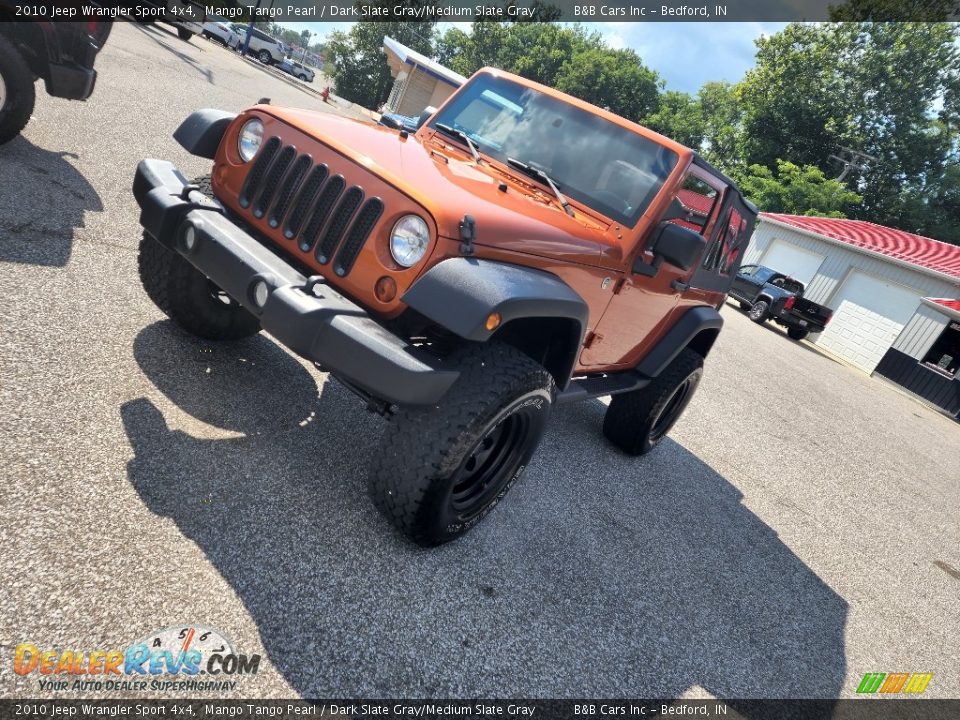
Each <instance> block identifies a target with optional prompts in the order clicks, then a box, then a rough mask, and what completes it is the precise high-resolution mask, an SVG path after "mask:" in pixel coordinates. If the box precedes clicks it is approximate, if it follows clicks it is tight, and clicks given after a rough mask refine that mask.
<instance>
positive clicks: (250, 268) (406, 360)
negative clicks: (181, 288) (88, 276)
mask: <svg viewBox="0 0 960 720" xmlns="http://www.w3.org/2000/svg"><path fill="white" fill-rule="evenodd" d="M133 193H134V196H135V197H136V199H137V203H138V204H139V205H140V208H141V212H140V223H141V224H142V225H143V227H144V229H145V230H146V231H147V232H148V233H150V235H152V236H153V237H155V238H156V239H157V240H159V241H160V242H161V243H163V244H164V245H165V246H167V247H168V248H170V249H171V250H174V251H176V252H178V253H180V254H181V255H182V256H183V257H185V258H186V259H187V260H188V261H190V263H191V264H192V265H193V266H194V267H196V268H197V269H198V270H199V271H200V272H202V273H203V274H204V275H206V276H207V277H208V278H210V279H211V280H212V281H213V282H214V283H216V284H217V285H218V286H219V287H220V288H222V289H223V290H224V291H225V292H226V293H227V294H228V295H230V297H232V298H233V299H234V300H236V301H237V302H239V303H240V304H241V305H243V307H245V308H246V309H247V310H249V311H250V312H251V313H253V314H254V315H256V316H257V317H258V318H259V319H260V325H261V326H262V327H263V329H264V330H266V331H267V332H269V333H270V334H271V335H273V336H274V337H275V338H277V339H278V340H279V341H280V342H282V343H283V344H284V345H286V346H287V347H288V348H290V349H291V350H292V351H293V352H295V353H297V354H298V355H300V356H302V357H305V358H307V359H309V360H313V361H314V362H317V363H319V364H320V365H321V366H323V367H324V368H325V369H328V370H329V371H330V372H332V373H333V374H334V375H336V376H338V377H340V378H341V379H343V380H344V381H346V382H347V383H349V384H351V385H354V386H356V387H358V388H360V389H361V390H363V391H364V392H366V393H368V394H370V395H372V396H374V397H376V398H379V399H381V400H385V401H387V402H391V403H397V404H410V405H424V404H430V403H434V402H436V401H438V400H439V399H440V398H441V397H442V396H443V395H444V393H446V391H447V390H448V389H449V388H450V386H451V385H452V384H453V383H454V381H455V380H456V379H457V377H458V376H459V373H458V372H457V371H455V370H451V369H447V368H445V367H442V362H441V361H440V360H439V359H437V358H435V357H433V356H432V355H430V354H429V353H427V352H425V351H423V350H422V349H420V348H417V347H414V346H412V345H410V344H409V343H407V342H406V341H405V340H403V339H402V338H399V337H397V336H396V335H394V334H393V333H391V332H389V331H388V330H386V329H385V328H384V327H383V326H381V325H380V324H379V323H378V322H376V321H375V320H374V319H373V318H371V317H370V316H369V314H368V313H367V312H366V311H365V310H364V309H363V308H362V307H360V306H359V305H357V304H356V303H354V302H352V301H351V300H349V299H347V298H345V297H343V296H342V295H341V294H339V293H338V292H337V291H336V290H334V289H333V288H332V287H331V286H330V285H328V284H327V283H326V282H325V281H324V280H323V278H321V277H319V276H314V277H312V278H307V277H306V276H304V275H303V274H301V273H300V272H299V271H298V270H297V269H296V268H294V267H293V266H292V265H290V264H289V263H288V262H287V261H285V260H284V259H282V258H280V257H278V256H277V255H276V254H274V253H273V252H271V251H270V250H269V249H268V248H267V247H265V246H264V245H263V244H262V243H261V242H259V241H258V240H257V239H256V238H254V237H253V236H252V235H250V234H249V233H247V232H246V231H245V230H242V229H241V228H239V227H237V226H236V225H235V224H234V223H233V222H232V221H231V220H229V219H228V218H227V217H226V216H225V215H224V214H223V212H222V209H221V207H220V205H219V204H218V203H216V202H215V201H214V200H212V199H210V198H208V197H206V196H204V195H203V194H202V193H200V192H199V191H197V190H196V189H191V188H190V185H189V183H188V181H187V180H186V179H185V178H184V176H183V175H182V174H181V173H180V171H179V170H177V168H175V167H174V166H173V164H172V163H169V162H166V161H164V160H143V161H141V162H140V164H139V165H138V166H137V175H136V179H135V180H134V183H133ZM261 283H262V284H263V285H265V286H266V288H267V289H268V290H269V293H268V295H267V300H266V302H265V303H264V304H263V305H262V306H260V305H258V304H257V302H256V300H255V288H257V286H258V285H259V284H261ZM261 290H262V288H261Z"/></svg>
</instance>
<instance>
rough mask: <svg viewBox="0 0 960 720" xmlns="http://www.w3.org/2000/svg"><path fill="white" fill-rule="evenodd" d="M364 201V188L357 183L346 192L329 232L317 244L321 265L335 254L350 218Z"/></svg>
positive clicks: (317, 253) (318, 258)
mask: <svg viewBox="0 0 960 720" xmlns="http://www.w3.org/2000/svg"><path fill="white" fill-rule="evenodd" d="M362 202H363V190H362V189H360V188H359V187H357V186H356V185H354V186H353V187H351V188H350V189H349V190H347V192H346V193H344V195H343V199H342V200H341V201H340V204H339V205H338V206H337V210H336V212H334V214H333V219H331V220H330V225H329V227H328V228H327V232H326V233H324V235H323V240H321V241H320V245H319V246H317V252H316V256H317V262H319V263H320V264H321V265H323V264H325V263H327V262H329V260H330V256H331V255H333V251H334V250H335V249H336V247H337V243H339V242H340V238H342V237H343V233H344V231H346V229H347V223H349V222H350V218H351V217H353V213H355V212H356V210H357V208H358V207H360V203H362Z"/></svg>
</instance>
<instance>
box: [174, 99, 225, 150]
mask: <svg viewBox="0 0 960 720" xmlns="http://www.w3.org/2000/svg"><path fill="white" fill-rule="evenodd" d="M236 117H237V114H236V113H232V112H227V111H226V110H216V109H214V108H204V109H203V110H197V111H196V112H193V113H190V116H189V117H188V118H187V119H186V120H184V121H183V122H182V123H180V127H178V128H177V129H176V130H175V131H174V133H173V139H174V140H176V141H177V142H178V143H180V145H181V146H182V147H183V149H184V150H186V151H187V152H189V153H190V154H191V155H197V156H198V157H202V158H207V159H208V160H213V158H214V156H216V154H217V148H219V147H220V141H221V140H222V139H223V134H224V133H225V132H226V131H227V126H228V125H230V123H231V122H233V120H234V118H236Z"/></svg>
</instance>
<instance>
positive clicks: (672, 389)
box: [603, 349, 703, 455]
mask: <svg viewBox="0 0 960 720" xmlns="http://www.w3.org/2000/svg"><path fill="white" fill-rule="evenodd" d="M702 376H703V358H702V357H701V356H700V355H699V354H697V353H696V352H694V351H693V350H690V349H684V350H682V351H681V352H680V354H679V355H677V357H676V358H675V359H674V361H673V362H672V363H670V365H669V366H668V367H667V369H666V370H664V371H663V372H662V373H660V375H658V376H657V377H656V378H655V379H654V380H653V382H651V383H650V384H649V385H647V387H645V388H643V389H641V390H633V391H632V392H628V393H622V394H620V395H614V396H613V398H611V400H610V407H608V408H607V412H606V415H604V417H603V434H604V435H606V437H607V439H608V440H609V441H610V442H612V443H613V444H614V445H616V446H617V447H618V448H620V449H621V450H623V451H624V452H625V453H627V454H628V455H644V454H645V453H648V452H650V451H651V450H653V448H655V447H656V446H657V444H658V443H659V442H660V441H661V440H662V439H663V438H664V437H665V436H666V434H667V433H668V432H670V429H671V428H672V427H673V425H674V423H675V422H676V421H677V420H678V419H680V416H681V415H683V411H684V410H685V409H686V407H687V405H688V404H689V403H690V400H691V398H692V397H693V395H694V393H695V392H696V389H697V385H699V383H700V378H701V377H702ZM680 392H682V393H683V394H682V395H681V396H679V397H677V394H678V393H680Z"/></svg>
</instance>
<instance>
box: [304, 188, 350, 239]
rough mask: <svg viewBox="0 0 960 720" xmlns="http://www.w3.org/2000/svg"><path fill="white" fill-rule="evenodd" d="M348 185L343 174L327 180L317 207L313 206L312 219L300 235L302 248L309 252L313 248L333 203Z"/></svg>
mask: <svg viewBox="0 0 960 720" xmlns="http://www.w3.org/2000/svg"><path fill="white" fill-rule="evenodd" d="M346 185H347V183H346V181H344V179H343V175H334V176H333V177H332V178H330V180H328V181H327V184H326V185H324V187H323V191H322V192H321V193H320V198H319V199H318V200H317V204H316V207H314V208H313V213H312V214H311V215H310V221H309V222H308V223H307V227H306V228H305V229H304V231H303V234H302V235H301V236H300V249H301V250H303V251H304V252H309V250H310V248H312V247H313V244H314V243H315V242H316V241H317V235H319V234H320V230H321V228H323V223H324V222H325V221H326V219H327V215H329V214H330V210H331V209H332V208H333V204H334V203H335V202H336V201H337V198H339V197H340V193H342V192H343V188H344V187H346Z"/></svg>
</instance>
